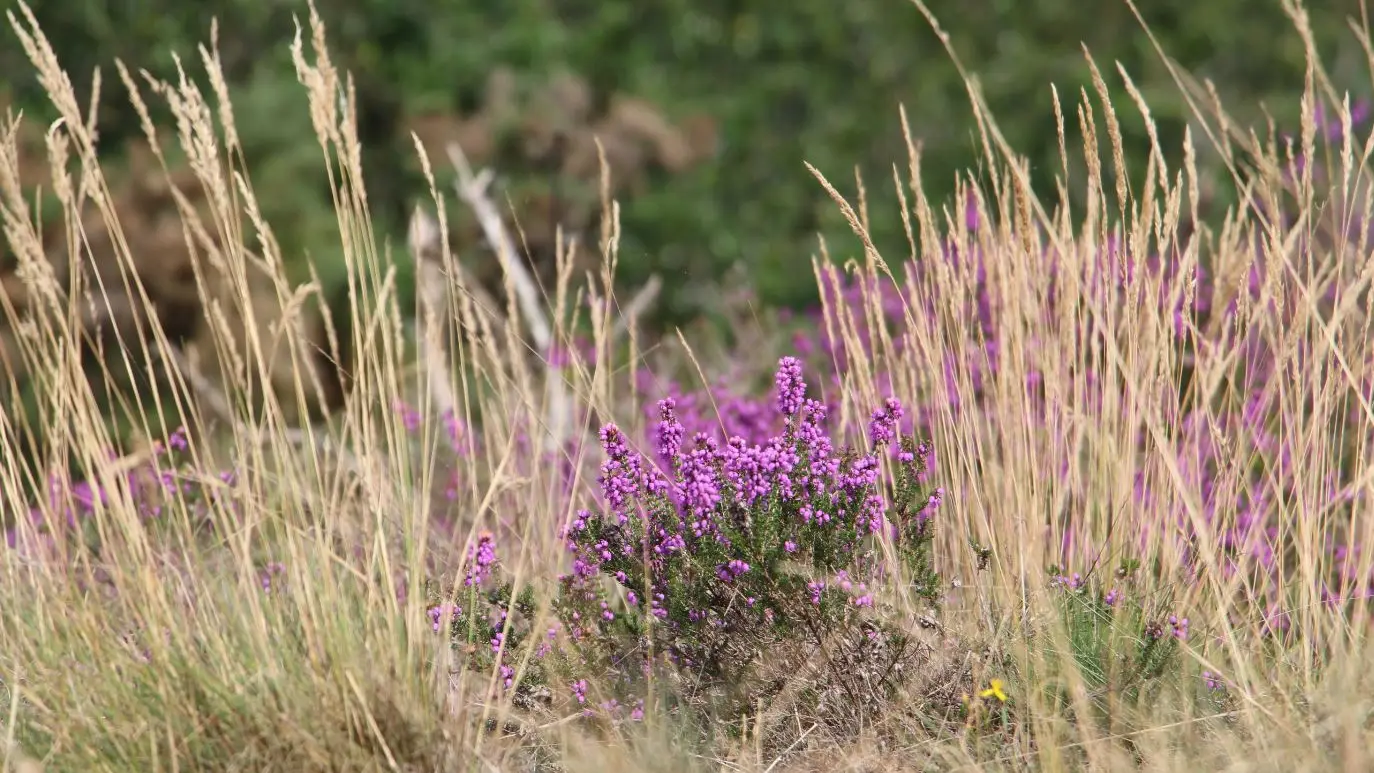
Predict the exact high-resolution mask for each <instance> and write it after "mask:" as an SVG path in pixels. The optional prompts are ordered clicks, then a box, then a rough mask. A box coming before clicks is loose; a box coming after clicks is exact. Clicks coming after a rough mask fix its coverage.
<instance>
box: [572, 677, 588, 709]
mask: <svg viewBox="0 0 1374 773" xmlns="http://www.w3.org/2000/svg"><path fill="white" fill-rule="evenodd" d="M572 693H573V697H574V698H576V699H577V702H578V703H586V702H587V680H586V679H578V680H577V681H576V682H573V683H572Z"/></svg>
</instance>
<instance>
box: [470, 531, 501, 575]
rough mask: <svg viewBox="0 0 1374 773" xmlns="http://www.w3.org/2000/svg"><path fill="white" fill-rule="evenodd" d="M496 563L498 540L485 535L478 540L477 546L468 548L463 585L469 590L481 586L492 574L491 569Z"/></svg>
mask: <svg viewBox="0 0 1374 773" xmlns="http://www.w3.org/2000/svg"><path fill="white" fill-rule="evenodd" d="M495 563H496V540H495V539H494V538H493V537H492V536H491V535H490V534H483V535H482V536H481V537H479V538H478V540H477V544H476V545H473V546H472V547H469V548H468V566H467V570H466V572H465V574H464V577H463V585H464V586H466V587H469V588H470V587H473V586H475V585H481V584H482V582H483V581H484V580H485V579H486V578H487V576H488V575H489V574H491V567H492V565H493V564H495Z"/></svg>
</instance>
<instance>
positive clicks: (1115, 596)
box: [1102, 588, 1121, 607]
mask: <svg viewBox="0 0 1374 773" xmlns="http://www.w3.org/2000/svg"><path fill="white" fill-rule="evenodd" d="M1120 600H1121V591H1119V590H1117V589H1116V588H1112V589H1111V590H1109V591H1107V595H1106V596H1103V597H1102V603H1103V604H1106V605H1107V606H1109V607H1115V606H1116V603H1117V602H1118V601H1120Z"/></svg>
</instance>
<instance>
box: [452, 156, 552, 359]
mask: <svg viewBox="0 0 1374 773" xmlns="http://www.w3.org/2000/svg"><path fill="white" fill-rule="evenodd" d="M448 158H449V162H450V163H452V164H453V168H454V171H456V172H457V173H458V182H457V183H456V184H455V186H454V188H455V189H456V190H457V192H458V198H460V199H462V200H463V203H464V204H467V205H468V207H470V208H471V209H472V213H473V214H474V215H476V216H477V222H478V224H479V225H480V226H481V227H482V233H483V234H485V235H486V237H487V241H488V242H490V243H491V246H492V248H493V249H495V250H496V258H497V260H499V261H501V270H502V271H503V272H504V273H505V275H506V277H507V278H508V279H509V280H510V281H511V284H513V285H514V286H515V297H516V301H517V302H518V303H519V304H520V311H521V313H522V314H524V316H525V324H527V325H528V326H529V328H530V338H532V339H533V340H534V345H535V348H536V349H537V350H538V352H539V353H540V354H542V355H547V354H548V353H549V347H550V346H552V345H553V331H552V329H551V328H550V327H549V321H548V320H547V319H546V318H545V316H544V312H543V309H542V308H541V307H540V302H539V290H538V288H537V287H536V286H535V283H534V278H533V277H532V276H531V275H530V272H529V271H528V270H527V269H526V268H525V267H524V266H523V265H521V263H520V261H519V260H517V259H516V256H517V255H518V253H517V252H516V249H515V242H514V241H513V240H512V239H511V237H510V234H509V233H508V232H507V231H506V224H505V221H504V220H502V218H501V213H499V212H497V211H496V205H495V204H493V203H492V202H491V199H490V198H488V197H487V188H488V187H489V186H490V185H491V180H492V174H491V170H490V169H483V170H482V171H481V172H480V173H478V174H476V175H474V174H473V172H472V167H471V166H470V165H469V164H468V158H467V156H466V155H464V153H463V149H462V148H461V147H459V146H458V144H457V143H449V145H448Z"/></svg>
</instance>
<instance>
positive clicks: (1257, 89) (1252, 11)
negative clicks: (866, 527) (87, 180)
mask: <svg viewBox="0 0 1374 773" xmlns="http://www.w3.org/2000/svg"><path fill="white" fill-rule="evenodd" d="M1140 4H1141V5H1142V6H1143V13H1144V14H1145V16H1146V20H1147V22H1148V23H1149V24H1150V26H1151V28H1152V30H1153V31H1154V32H1155V33H1156V34H1157V35H1158V36H1159V37H1160V39H1161V40H1162V42H1163V44H1164V46H1165V48H1166V50H1167V51H1168V53H1169V54H1170V55H1171V56H1172V57H1174V58H1175V59H1176V60H1178V61H1179V62H1180V63H1181V64H1182V65H1183V66H1185V67H1187V68H1189V69H1190V70H1191V71H1192V72H1193V73H1194V74H1195V75H1196V76H1199V77H1208V78H1211V79H1213V80H1215V81H1216V82H1217V84H1218V86H1219V87H1220V89H1221V92H1222V94H1223V96H1224V97H1225V98H1226V99H1227V101H1228V104H1229V105H1231V106H1232V107H1234V108H1235V110H1236V113H1237V114H1238V115H1239V116H1241V117H1248V118H1253V119H1258V118H1260V117H1262V115H1263V113H1262V112H1261V105H1267V106H1268V108H1269V109H1270V111H1271V112H1273V114H1275V115H1276V116H1278V117H1280V118H1281V119H1284V120H1289V121H1293V120H1295V118H1296V98H1297V95H1298V94H1299V93H1300V91H1301V88H1302V77H1303V70H1304V58H1303V51H1302V47H1301V43H1300V41H1299V39H1298V36H1297V34H1296V33H1295V32H1294V31H1293V25H1292V24H1291V22H1290V21H1289V19H1288V18H1287V16H1286V15H1285V13H1284V12H1283V10H1282V8H1281V7H1280V3H1279V2H1278V0H1208V1H1207V2H1196V1H1185V0H1144V1H1143V2H1141V3H1140ZM929 5H930V7H931V9H932V10H933V11H934V12H935V14H936V15H937V16H938V17H939V18H940V20H941V23H942V24H943V25H944V27H945V28H946V29H947V30H948V32H949V33H950V34H951V36H952V40H953V44H954V45H955V46H956V48H957V50H958V52H959V54H960V56H961V57H962V59H963V61H964V62H965V63H967V64H968V65H969V66H970V68H972V69H973V70H974V71H975V72H976V73H977V74H978V75H979V77H980V78H981V80H982V83H983V86H984V89H985V92H986V96H987V99H988V101H989V102H990V104H991V107H992V108H993V110H994V112H995V114H996V115H997V116H998V119H999V122H1000V124H1001V125H1002V127H1003V129H1004V131H1005V132H1006V134H1007V137H1008V140H1009V141H1010V142H1011V143H1012V144H1013V146H1014V147H1016V148H1018V149H1020V150H1021V151H1022V152H1024V153H1026V154H1027V155H1028V156H1029V157H1030V158H1031V159H1032V161H1033V163H1034V164H1035V172H1036V183H1037V185H1039V186H1041V188H1042V191H1044V192H1047V193H1052V192H1053V188H1052V186H1053V175H1054V173H1055V171H1056V170H1057V169H1058V168H1059V163H1058V152H1057V139H1056V136H1055V127H1054V120H1053V113H1052V102H1051V91H1050V84H1051V83H1053V84H1055V85H1056V86H1057V87H1058V89H1059V93H1060V95H1061V99H1063V100H1064V102H1065V103H1066V106H1069V107H1070V108H1071V106H1072V104H1073V103H1074V102H1075V101H1076V99H1077V94H1078V91H1079V88H1080V87H1087V88H1088V89H1089V92H1090V93H1091V86H1090V82H1089V80H1088V74H1087V68H1086V66H1085V63H1084V57H1083V53H1082V49H1081V44H1086V45H1087V46H1088V47H1089V48H1090V49H1091V50H1092V52H1093V54H1094V55H1095V57H1096V58H1097V61H1098V63H1099V67H1101V68H1102V70H1103V71H1104V73H1106V74H1107V76H1108V78H1109V81H1110V83H1111V86H1112V88H1113V89H1114V90H1116V91H1117V94H1118V96H1119V99H1118V100H1117V105H1118V109H1119V110H1121V112H1122V118H1123V121H1124V123H1125V139H1126V143H1127V146H1128V149H1129V151H1130V153H1131V154H1132V157H1133V158H1132V160H1133V161H1135V162H1136V163H1140V162H1141V161H1143V158H1144V156H1145V152H1146V149H1147V139H1146V135H1145V132H1144V129H1143V127H1142V126H1141V125H1140V123H1139V120H1138V116H1137V115H1136V112H1135V110H1134V108H1133V107H1128V106H1129V105H1131V103H1130V101H1129V99H1128V98H1127V97H1126V95H1125V91H1124V89H1123V88H1122V87H1121V82H1120V79H1119V78H1118V77H1117V76H1116V74H1115V68H1114V64H1113V63H1114V62H1117V61H1119V62H1120V63H1121V64H1122V65H1124V66H1125V67H1126V68H1127V70H1128V71H1129V72H1130V73H1131V75H1132V77H1133V79H1134V80H1135V82H1136V83H1137V84H1139V85H1140V86H1141V88H1142V90H1143V91H1144V93H1145V96H1146V98H1147V99H1148V100H1149V101H1150V103H1151V108H1152V113H1153V116H1154V117H1155V119H1156V120H1157V121H1158V123H1159V126H1160V130H1161V136H1162V140H1163V142H1164V144H1165V146H1166V148H1169V147H1177V146H1178V143H1179V141H1180V140H1181V137H1182V134H1183V130H1184V126H1185V125H1186V122H1187V115H1186V106H1185V105H1184V103H1183V101H1182V100H1181V98H1180V97H1179V92H1178V89H1177V88H1176V87H1175V85H1174V84H1173V82H1172V80H1171V79H1170V78H1169V76H1168V74H1167V71H1166V70H1165V68H1164V65H1163V64H1162V63H1161V62H1160V61H1159V59H1158V57H1157V55H1156V53H1155V52H1154V50H1153V47H1152V45H1151V44H1150V42H1149V40H1148V38H1147V37H1146V36H1145V34H1144V33H1143V32H1142V30H1141V28H1140V26H1139V24H1138V22H1137V21H1136V19H1135V18H1134V16H1133V15H1132V13H1131V11H1130V9H1129V8H1128V7H1127V6H1126V4H1125V2H1124V0H1040V2H1035V3H1026V2H1015V1H1014V0H930V2H929ZM1317 5H1319V6H1320V7H1319V8H1317V9H1314V10H1313V11H1312V25H1313V28H1314V30H1315V33H1316V36H1317V40H1318V43H1319V45H1321V46H1322V47H1323V53H1324V54H1325V55H1326V56H1327V58H1328V60H1329V63H1330V64H1332V65H1333V67H1332V69H1333V70H1334V72H1335V73H1336V75H1337V81H1338V82H1337V85H1338V87H1340V88H1348V89H1350V90H1351V91H1352V93H1353V95H1354V96H1360V95H1361V94H1362V92H1363V91H1364V90H1365V87H1364V85H1363V84H1364V81H1363V80H1357V79H1354V78H1347V79H1344V80H1342V76H1343V74H1345V73H1352V72H1361V71H1363V70H1364V66H1363V57H1362V55H1361V54H1360V53H1359V48H1358V46H1357V45H1356V41H1355V37H1354V35H1353V34H1352V33H1351V32H1350V30H1349V29H1348V27H1347V22H1346V19H1345V17H1346V15H1355V16H1358V14H1359V5H1358V4H1357V3H1355V2H1336V3H1322V4H1317ZM31 7H32V8H33V9H34V12H35V14H36V15H37V17H38V19H39V21H40V23H41V24H42V25H43V27H44V29H45V31H46V33H47V34H48V35H49V37H50V38H51V40H52V41H53V44H54V46H55V48H56V49H57V51H58V53H59V56H61V57H63V59H64V61H65V63H66V65H67V67H68V69H69V71H70V72H71V75H72V77H73V79H74V81H75V82H76V83H77V88H78V93H81V94H85V93H87V92H86V89H87V88H88V87H87V86H86V84H87V83H88V82H89V80H90V72H91V70H92V68H93V67H95V66H96V65H102V66H104V68H105V72H107V73H109V74H110V75H112V74H113V73H112V72H111V70H110V69H109V65H110V63H111V62H112V61H113V59H114V58H115V57H120V58H122V59H123V60H124V61H125V62H126V63H127V64H130V65H132V66H135V67H143V68H147V69H149V70H150V71H152V72H154V73H156V74H158V75H161V76H164V77H171V75H172V73H173V72H174V70H173V55H174V54H178V55H180V56H181V58H182V60H183V61H184V62H187V63H188V66H189V69H191V71H192V72H193V73H194V72H196V65H197V64H198V60H197V58H196V56H195V44H196V43H197V42H199V41H203V40H205V39H207V38H208V34H209V20H210V18H211V16H214V17H217V18H218V19H219V23H220V47H221V50H222V53H223V58H224V61H225V64H226V66H227V69H228V75H229V77H230V79H231V82H232V85H233V86H234V87H235V88H236V93H235V96H236V99H237V101H238V102H237V115H238V120H239V123H240V129H241V132H242V134H243V135H244V137H245V140H246V143H247V144H248V151H249V153H250V155H251V158H250V162H251V163H252V164H253V166H252V167H251V168H252V169H253V171H254V174H255V182H256V184H257V185H258V186H259V191H260V194H261V195H263V196H264V198H265V199H266V201H265V204H266V205H267V208H268V210H269V211H268V214H269V217H270V218H272V220H273V222H274V225H275V226H276V227H277V228H278V229H279V231H280V233H279V236H280V237H281V239H282V242H283V245H284V246H285V247H286V248H287V249H289V250H292V252H293V253H295V254H302V255H303V254H307V253H308V254H312V255H314V256H316V257H317V258H318V259H320V261H321V262H323V263H326V264H328V263H329V262H330V261H331V259H332V253H331V251H330V250H329V247H328V245H329V243H330V241H331V238H330V233H331V231H332V229H333V217H332V213H331V211H330V208H329V205H328V199H327V196H326V191H327V189H326V184H325V181H324V179H323V176H322V174H321V173H320V163H319V161H318V148H317V146H316V144H315V143H314V141H313V139H311V137H310V126H309V120H308V116H307V115H306V105H305V100H304V98H303V93H302V91H301V89H300V87H299V86H298V85H297V83H296V82H295V79H294V75H293V72H292V69H291V66H290V62H289V53H288V48H287V46H288V43H289V42H290V40H291V37H292V35H293V32H294V28H293V25H292V14H300V15H301V17H302V18H304V15H305V4H304V3H303V2H295V0H208V1H207V2H203V3H195V4H187V3H172V2H168V1H167V0H146V1H145V2H141V3H113V4H100V3H73V2H70V0H32V2H31ZM319 8H320V11H321V13H322V15H323V16H324V18H325V21H326V23H327V24H328V25H329V31H330V41H331V45H332V48H333V53H334V56H335V57H336V61H337V62H338V63H339V64H341V65H342V66H345V67H347V68H349V69H350V70H351V71H352V72H353V74H354V75H355V77H356V79H357V85H358V89H359V94H360V97H361V101H362V108H363V115H362V118H361V120H362V127H361V128H362V134H363V136H364V141H365V142H366V144H367V146H368V151H369V155H368V157H367V162H368V165H369V168H368V175H369V181H368V182H369V189H370V194H371V198H372V201H373V202H374V203H375V205H376V206H377V207H378V212H377V217H378V219H379V222H380V223H381V224H382V226H383V227H384V229H385V232H386V233H387V234H388V235H389V237H390V238H392V239H393V242H395V241H396V239H397V237H398V236H399V234H401V233H402V229H401V223H402V217H403V214H404V213H405V212H406V211H407V209H408V205H409V203H410V202H411V201H414V200H415V198H416V197H419V196H421V195H423V191H424V188H423V185H422V183H421V181H420V180H419V178H418V168H417V164H416V163H415V161H414V158H413V151H412V146H411V144H410V142H409V141H408V140H407V139H406V138H405V137H403V136H401V134H402V133H401V132H400V131H398V127H399V126H400V123H401V121H402V120H403V118H404V116H406V115H407V114H409V113H412V112H414V111H418V110H425V109H436V108H438V109H445V108H471V107H473V106H474V102H475V100H477V99H478V98H479V96H480V93H481V88H482V85H483V83H484V82H485V79H486V76H487V74H488V72H489V71H490V70H491V68H493V67H494V66H497V65H506V66H509V67H513V68H514V69H515V70H516V71H517V72H519V73H522V74H526V75H529V76H530V77H539V76H540V75H542V74H547V73H551V72H554V71H556V70H559V69H563V68H567V69H571V70H572V71H573V72H574V73H577V74H579V75H581V76H583V77H585V78H587V79H588V80H589V81H590V82H591V84H592V85H593V87H594V89H595V90H596V92H597V93H598V94H599V95H604V94H607V93H610V92H612V91H623V92H628V93H630V94H632V95H634V96H638V97H642V98H645V99H648V100H650V101H652V102H653V103H655V104H656V105H658V106H659V107H660V109H661V110H662V111H663V112H664V113H665V114H666V115H668V116H669V117H670V118H681V117H683V116H686V115H689V114H692V113H697V112H706V113H708V114H710V115H711V116H713V117H714V118H715V119H716V120H717V121H718V122H719V128H720V134H721V137H722V145H721V148H720V152H719V154H718V156H717V157H716V158H715V159H714V160H713V161H712V162H710V163H707V164H703V165H700V166H699V167H697V168H694V169H692V170H690V171H689V172H687V173H685V174H679V175H676V176H673V177H671V178H667V177H664V178H663V179H659V180H656V181H655V184H654V186H653V187H652V190H651V192H649V193H647V194H645V195H641V196H638V197H635V198H633V199H629V200H626V201H624V202H622V203H623V207H624V209H623V220H624V233H625V241H624V243H623V250H622V266H623V275H622V276H623V278H624V279H625V281H626V282H627V283H635V282H637V281H640V280H641V279H642V278H643V277H645V276H647V275H648V273H649V272H652V271H658V272H661V273H663V274H664V276H665V278H666V279H668V281H667V282H666V283H665V284H666V287H667V288H669V292H668V293H667V294H666V296H665V297H664V299H663V303H662V306H661V308H660V312H661V313H662V315H663V321H685V320H686V319H687V318H689V317H691V316H694V315H695V314H697V313H699V312H701V311H703V310H704V309H705V308H706V305H705V301H703V300H702V299H703V298H705V297H709V293H703V292H702V291H701V290H702V288H703V287H709V286H710V283H711V280H712V279H714V278H716V277H719V276H721V275H722V274H723V273H724V272H725V271H726V270H727V269H728V268H729V267H730V266H732V265H734V264H741V265H743V266H744V267H745V268H746V269H747V270H748V271H749V274H750V276H751V278H752V280H753V281H754V283H755V286H756V287H757V288H758V290H759V292H760V295H761V300H763V301H765V302H772V303H781V304H786V305H799V304H804V303H806V302H808V301H809V300H811V296H812V294H813V292H814V289H813V287H812V285H813V281H812V278H811V274H810V270H809V265H808V261H809V258H810V256H811V254H812V253H813V252H814V251H815V249H816V243H817V242H816V234H817V233H818V232H819V233H822V234H824V235H826V236H827V238H828V240H829V242H830V244H831V245H832V248H835V249H836V251H838V252H842V253H850V252H852V250H853V247H854V244H853V239H852V237H850V236H849V235H848V229H847V228H846V227H845V225H844V223H843V221H842V220H841V219H840V217H839V215H838V213H837V212H836V208H835V207H834V206H833V204H832V203H830V202H829V201H828V199H827V198H826V197H825V195H824V193H823V192H822V191H821V190H820V188H819V186H818V185H816V184H815V182H814V181H813V180H812V179H811V178H810V176H809V174H808V173H807V172H806V170H805V169H804V168H803V166H802V161H803V160H806V161H809V162H811V163H812V164H814V165H815V166H816V167H818V168H819V169H820V170H821V171H822V172H824V173H825V174H826V175H827V176H828V177H829V178H830V179H831V180H832V181H833V182H835V183H836V184H837V185H839V186H841V190H843V191H851V190H852V189H853V179H854V178H853V170H854V166H855V165H856V164H857V165H858V167H859V168H860V169H861V170H862V171H863V172H864V175H865V179H866V180H867V181H868V184H869V187H870V190H869V194H870V203H871V210H872V213H873V215H874V227H875V230H876V232H877V236H878V241H879V246H880V247H882V246H884V245H887V246H889V247H891V248H892V249H893V251H894V252H897V253H899V254H900V253H902V252H903V251H904V249H905V247H904V242H903V238H902V235H901V234H902V231H901V224H900V220H899V219H898V216H897V212H896V207H895V194H893V193H892V191H891V182H890V181H891V168H892V164H893V163H894V162H896V163H899V164H904V162H903V161H902V159H903V157H904V149H903V145H902V141H901V136H900V127H899V121H898V114H897V109H898V105H899V104H901V105H905V106H906V108H907V111H908V114H909V116H910V118H911V121H912V126H913V130H914V132H915V133H916V135H917V136H918V138H919V139H920V140H921V141H922V142H923V143H924V147H925V167H924V176H925V179H924V184H925V185H926V186H927V189H928V190H929V191H931V192H933V193H935V194H937V195H942V194H948V193H949V192H950V190H951V189H952V185H953V181H954V175H955V173H956V172H957V171H959V170H962V169H964V168H966V167H969V166H972V165H975V164H976V162H977V150H978V149H977V146H976V144H975V138H974V136H973V134H972V132H973V123H972V120H971V113H970V110H969V108H968V101H967V96H966V93H965V89H964V85H963V83H962V82H961V80H960V78H959V76H958V74H957V72H956V70H955V68H954V66H953V64H952V63H951V61H950V59H949V57H948V55H947V54H946V52H945V50H944V49H943V47H942V46H941V45H940V44H939V42H938V40H937V38H936V37H935V35H934V33H933V32H932V31H931V29H930V27H929V25H928V24H927V23H926V21H925V20H924V18H923V17H922V16H921V14H920V13H919V11H918V10H917V9H916V7H915V6H913V5H911V4H910V3H909V2H906V0H857V1H855V2H834V1H833V0H786V2H783V1H782V0H755V1H754V2H746V1H745V0H597V1H596V2H592V1H591V0H503V1H502V2H483V3H478V2H454V3H434V2H419V0H348V2H345V1H344V0H320V3H319ZM6 35H7V42H6V44H5V45H3V46H0V68H3V72H5V73H6V74H7V81H8V84H9V88H10V90H11V93H12V96H13V98H14V99H15V101H16V102H18V103H19V104H20V105H21V106H24V107H26V108H27V109H28V110H29V111H30V113H34V114H37V115H39V116H44V115H45V113H44V102H43V98H42V94H41V92H40V90H39V88H38V85H37V82H36V80H35V79H34V78H33V77H32V76H31V74H30V73H31V70H30V68H29V66H28V64H27V62H26V61H25V59H24V54H23V52H22V50H21V49H20V48H19V46H18V45H17V41H16V40H15V38H14V36H13V33H12V32H9V31H7V32H6ZM105 83H106V84H107V85H106V88H105V94H104V100H103V102H104V103H105V104H104V107H103V113H102V116H103V118H102V122H103V138H104V142H107V143H110V144H112V145H117V144H118V143H120V142H122V141H123V140H124V139H125V138H127V137H128V136H130V135H136V133H137V126H136V124H135V122H134V118H133V116H132V113H131V111H130V110H128V109H127V107H126V102H127V99H126V95H125V94H123V93H122V91H123V90H122V86H120V85H119V84H118V83H117V81H116V80H115V79H113V78H111V77H107V78H106V79H105ZM1071 126H1072V123H1071ZM1070 142H1071V147H1072V142H1073V139H1072V138H1071V140H1070ZM500 171H501V172H502V173H503V174H505V175H508V176H510V177H512V178H517V179H518V178H519V177H520V176H521V175H522V174H527V173H528V174H533V173H534V172H533V170H521V169H502V170H500ZM325 273H326V276H330V272H328V271H326V272H325ZM333 276H335V277H336V278H337V273H335V274H334V275H333Z"/></svg>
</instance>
